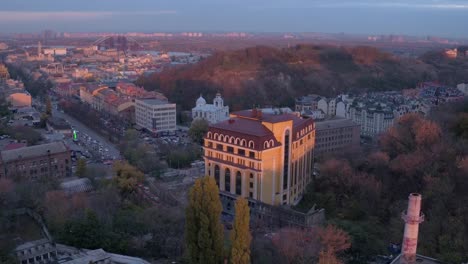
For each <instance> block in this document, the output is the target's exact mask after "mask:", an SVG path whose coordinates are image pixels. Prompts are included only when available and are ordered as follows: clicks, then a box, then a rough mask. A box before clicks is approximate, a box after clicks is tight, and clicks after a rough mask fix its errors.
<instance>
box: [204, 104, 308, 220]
mask: <svg viewBox="0 0 468 264" xmlns="http://www.w3.org/2000/svg"><path fill="white" fill-rule="evenodd" d="M314 144H315V124H314V121H313V120H312V119H311V118H305V117H301V116H299V115H298V114H264V113H262V111H261V110H257V109H253V110H245V111H240V112H235V113H232V114H231V115H230V119H228V120H225V121H223V122H220V123H216V124H211V125H210V126H209V130H208V132H207V134H206V136H205V140H204V146H203V149H204V160H205V171H206V173H207V174H208V175H209V176H211V177H214V178H215V180H216V183H217V185H218V186H219V189H220V193H221V196H222V197H224V198H226V200H227V201H232V200H233V199H235V197H237V196H242V197H249V198H251V199H253V200H256V201H259V202H261V203H264V204H267V205H294V204H297V203H298V202H299V201H300V199H301V198H302V195H303V194H304V192H305V189H306V186H307V184H309V183H310V181H311V179H312V163H313V156H314ZM228 204H229V203H228ZM228 209H229V208H227V209H226V208H225V210H228ZM228 211H229V210H228Z"/></svg>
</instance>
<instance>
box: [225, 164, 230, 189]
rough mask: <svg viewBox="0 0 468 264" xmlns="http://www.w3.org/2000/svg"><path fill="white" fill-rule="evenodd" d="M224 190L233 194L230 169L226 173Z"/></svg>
mask: <svg viewBox="0 0 468 264" xmlns="http://www.w3.org/2000/svg"><path fill="white" fill-rule="evenodd" d="M224 190H225V191H226V192H231V171H230V170H229V169H228V168H226V171H225V172H224Z"/></svg>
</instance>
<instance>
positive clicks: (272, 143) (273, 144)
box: [269, 139, 275, 147]
mask: <svg viewBox="0 0 468 264" xmlns="http://www.w3.org/2000/svg"><path fill="white" fill-rule="evenodd" d="M269 143H270V147H274V146H275V142H274V141H273V139H270V141H269Z"/></svg>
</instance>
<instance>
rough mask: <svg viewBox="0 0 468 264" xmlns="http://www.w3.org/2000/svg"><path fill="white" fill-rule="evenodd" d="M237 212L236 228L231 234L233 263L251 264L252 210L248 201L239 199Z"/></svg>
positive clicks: (236, 206)
mask: <svg viewBox="0 0 468 264" xmlns="http://www.w3.org/2000/svg"><path fill="white" fill-rule="evenodd" d="M235 210H236V216H235V219H234V228H233V230H232V232H231V243H232V248H231V263H233V264H249V263H250V242H251V241H252V235H251V234H250V230H249V223H250V208H249V205H248V203H247V200H246V199H244V198H239V199H237V201H236V205H235Z"/></svg>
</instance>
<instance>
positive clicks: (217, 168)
mask: <svg viewBox="0 0 468 264" xmlns="http://www.w3.org/2000/svg"><path fill="white" fill-rule="evenodd" d="M214 177H215V181H216V185H218V188H219V166H218V165H215V167H214Z"/></svg>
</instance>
